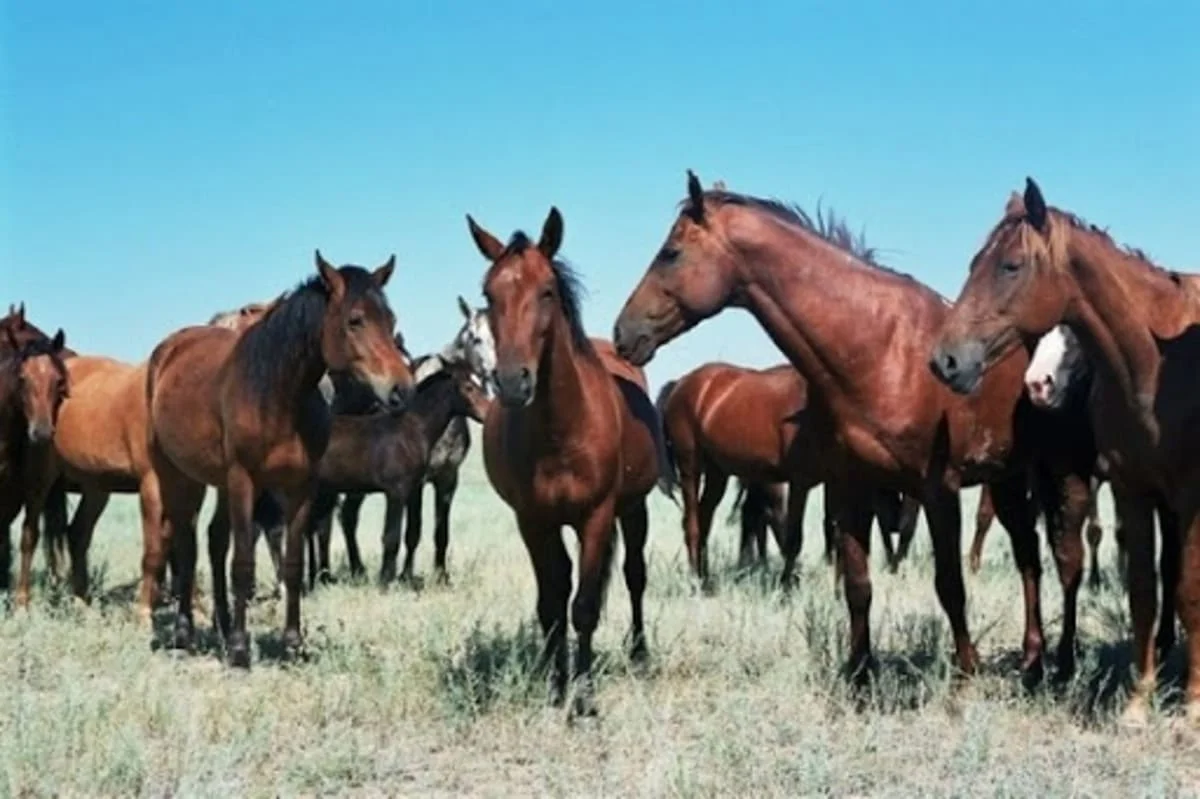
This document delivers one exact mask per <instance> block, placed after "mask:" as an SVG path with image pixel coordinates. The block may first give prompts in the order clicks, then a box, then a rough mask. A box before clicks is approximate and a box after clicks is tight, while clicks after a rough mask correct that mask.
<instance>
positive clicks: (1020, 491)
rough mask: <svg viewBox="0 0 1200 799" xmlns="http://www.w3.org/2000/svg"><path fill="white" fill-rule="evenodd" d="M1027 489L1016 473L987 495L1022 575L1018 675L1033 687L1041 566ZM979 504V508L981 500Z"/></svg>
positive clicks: (1040, 648)
mask: <svg viewBox="0 0 1200 799" xmlns="http://www.w3.org/2000/svg"><path fill="white" fill-rule="evenodd" d="M1027 487H1028V476H1027V474H1026V472H1025V471H1024V470H1018V471H1017V472H1016V473H1014V474H1012V475H1009V476H1008V477H1007V478H1005V479H1004V480H1002V481H1000V482H996V483H992V484H991V486H990V488H991V491H990V492H989V495H990V496H991V504H992V505H993V506H994V507H995V511H996V516H997V517H998V518H999V519H1000V523H1001V524H1002V525H1004V528H1005V529H1006V530H1007V531H1008V536H1009V540H1010V541H1011V543H1012V552H1013V561H1014V562H1015V564H1016V567H1017V571H1018V572H1019V573H1020V575H1021V589H1022V594H1023V596H1024V600H1025V638H1024V644H1023V655H1022V658H1021V671H1022V673H1023V674H1024V676H1025V680H1026V682H1027V683H1035V682H1038V681H1039V680H1041V677H1042V655H1043V653H1044V649H1045V634H1044V632H1043V629H1042V604H1041V579H1042V563H1041V558H1040V557H1039V554H1038V548H1039V547H1038V537H1037V527H1036V526H1035V524H1036V519H1035V507H1034V505H1033V502H1032V501H1031V500H1030V498H1029V496H1028V494H1027V491H1026V489H1027ZM980 503H981V507H982V498H981V499H980Z"/></svg>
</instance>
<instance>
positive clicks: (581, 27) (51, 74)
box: [0, 0, 1200, 384]
mask: <svg viewBox="0 0 1200 799" xmlns="http://www.w3.org/2000/svg"><path fill="white" fill-rule="evenodd" d="M0 9H2V11H0V14H2V15H3V16H2V17H0V81H2V83H0V115H2V116H0V137H2V138H0V155H2V160H0V302H3V303H4V306H3V307H7V303H8V302H11V301H17V300H24V301H25V302H26V303H27V304H28V307H29V313H30V315H31V317H32V319H33V320H34V321H36V322H38V323H39V324H41V325H43V326H46V327H50V328H54V327H58V326H60V325H61V326H63V327H64V328H66V330H67V333H68V340H69V342H70V343H71V344H73V345H74V346H75V347H76V348H77V349H79V350H81V351H84V352H88V353H101V354H107V355H113V356H116V357H120V358H125V359H131V360H134V359H142V358H144V357H146V356H147V355H148V353H149V351H150V349H151V348H152V347H153V346H154V345H155V343H157V342H158V341H159V340H160V339H161V338H162V337H163V336H164V335H166V334H168V333H169V332H171V331H172V330H174V329H175V328H177V327H180V326H183V325H186V324H190V323H196V322H203V321H205V320H206V319H207V317H208V316H209V315H211V314H212V313H213V312H215V311H217V310H220V309H225V308H229V307H232V306H236V305H240V304H242V303H244V302H249V301H254V300H261V299H265V298H269V297H272V296H274V295H276V294H277V293H279V292H280V291H282V290H284V289H287V288H289V287H291V286H293V285H294V284H295V283H296V282H297V281H298V280H300V279H301V278H303V277H305V276H306V275H307V274H309V273H310V272H311V270H312V251H313V248H314V247H320V248H321V250H322V252H323V253H325V255H326V256H327V257H329V258H330V259H331V260H334V261H336V262H339V263H340V262H352V263H360V264H364V265H368V266H373V265H376V264H378V263H381V262H382V261H383V260H385V259H386V257H387V256H388V254H389V253H392V252H395V253H396V254H397V256H398V259H399V267H398V269H397V273H396V276H395V277H394V278H393V281H392V283H391V285H390V287H389V292H388V293H389V296H390V297H391V300H392V303H393V305H394V307H395V308H396V310H397V313H398V316H399V320H400V325H401V328H402V329H403V331H404V333H405V335H406V337H407V338H408V340H409V342H410V343H411V345H412V349H413V350H414V352H420V351H424V350H428V349H431V348H435V347H440V345H441V344H442V343H443V342H444V341H445V340H446V339H447V338H448V337H449V336H450V335H451V334H452V333H453V332H454V331H455V330H456V329H457V326H458V324H459V320H460V317H459V316H458V312H457V310H456V307H455V302H454V298H455V295H456V294H459V293H461V294H463V295H464V296H466V297H467V298H468V299H469V300H470V301H472V302H473V303H477V302H479V301H480V291H479V288H480V287H479V282H480V278H481V275H482V272H483V266H484V264H483V262H482V260H481V258H480V256H479V255H478V254H477V252H476V251H475V249H474V247H473V246H472V244H471V240H470V238H469V236H468V234H467V230H466V225H465V222H464V218H463V215H464V214H465V213H467V212H470V213H471V214H473V215H474V216H475V218H476V219H478V220H479V221H480V222H481V223H482V224H483V225H484V226H486V227H488V228H489V229H491V230H492V231H493V232H494V233H496V235H497V236H499V237H501V238H507V236H508V235H509V234H510V233H511V232H512V231H513V230H514V229H516V228H518V227H521V228H526V229H527V230H528V231H529V232H530V234H532V235H535V236H536V234H537V232H538V230H539V229H540V226H541V224H542V221H543V220H544V218H545V215H546V212H547V210H548V209H549V207H550V205H551V204H556V205H557V206H558V207H559V208H560V209H561V210H562V212H563V214H564V217H565V219H566V238H565V245H564V250H563V253H564V254H565V255H566V256H567V257H568V258H569V259H570V260H571V261H572V262H573V263H574V264H575V265H576V266H577V267H578V268H579V269H580V271H581V272H582V274H583V277H584V280H585V282H586V284H587V286H588V288H589V295H588V297H587V299H586V300H585V304H584V320H585V323H586V324H587V326H588V328H589V330H590V331H591V332H592V333H593V334H598V335H605V336H608V335H611V330H612V323H613V320H614V318H615V316H616V314H617V312H618V310H619V308H620V305H621V304H622V303H623V302H624V299H625V297H626V296H627V294H628V292H629V291H630V290H631V289H632V288H633V286H634V284H635V283H636V281H637V280H638V279H639V277H640V276H641V274H642V272H643V270H644V268H645V266H646V264H647V263H648V261H649V259H650V258H651V256H652V255H653V254H654V252H655V251H656V250H657V248H658V246H659V244H660V243H661V241H662V239H663V237H664V235H665V234H666V232H667V229H668V227H669V225H670V224H671V222H672V220H673V219H674V215H675V205H676V203H677V202H678V201H679V200H680V199H681V198H682V197H683V195H684V188H685V183H684V173H685V170H686V169H687V168H689V167H691V168H693V169H695V170H696V171H697V172H698V174H699V175H700V177H701V179H702V180H703V181H704V182H705V183H711V182H712V181H714V180H716V179H723V180H725V181H726V182H727V184H728V186H729V188H731V189H735V190H739V191H745V192H749V193H753V194H761V195H770V196H778V197H781V198H785V199H789V200H793V201H797V202H800V203H801V204H803V205H805V206H811V205H812V204H813V203H815V202H816V200H817V199H818V198H820V199H821V200H822V202H823V204H825V205H832V206H833V207H834V208H835V209H837V210H838V211H839V212H843V213H844V214H845V215H846V216H847V217H848V218H849V219H850V221H851V222H852V223H853V225H854V226H855V227H861V228H864V229H865V230H866V233H867V236H868V239H869V240H870V241H871V243H873V244H875V245H876V246H878V247H880V248H882V249H883V251H884V253H885V256H886V259H887V260H888V261H889V262H890V263H891V264H892V265H894V266H896V267H898V268H901V269H903V270H905V271H908V272H911V273H912V274H914V275H915V276H917V277H918V278H920V279H921V280H923V281H925V282H927V283H929V284H930V285H932V286H933V287H934V288H936V289H937V290H939V291H941V292H942V293H944V294H948V295H951V296H953V295H954V294H955V293H957V290H958V287H959V285H960V284H961V281H962V279H963V276H964V274H965V270H966V264H967V261H968V259H969V258H970V256H971V255H972V254H973V252H974V251H975V249H976V248H977V246H978V245H979V244H980V242H981V239H982V236H983V235H984V233H985V232H986V230H987V229H988V228H989V227H990V226H991V225H992V224H993V223H994V222H995V221H996V219H997V218H998V215H999V213H1000V212H1001V210H1002V208H1003V205H1004V202H1005V200H1006V198H1007V196H1008V194H1009V192H1010V191H1012V190H1013V189H1017V188H1020V187H1021V185H1022V184H1023V181H1024V178H1025V176H1026V175H1027V174H1030V175H1033V176H1034V177H1035V178H1036V179H1038V181H1039V183H1040V184H1041V186H1042V188H1043V190H1044V191H1045V193H1046V195H1047V198H1048V200H1049V201H1050V202H1051V203H1053V204H1056V205H1062V206H1064V207H1067V208H1070V209H1072V210H1075V211H1077V212H1079V213H1081V214H1082V215H1083V216H1085V217H1086V218H1088V219H1089V220H1090V221H1092V222H1094V223H1096V224H1099V225H1102V226H1108V227H1109V228H1110V229H1111V231H1112V233H1113V234H1114V235H1115V236H1116V237H1117V238H1118V239H1119V240H1122V241H1125V242H1128V243H1131V244H1136V245H1138V246H1141V247H1143V248H1144V249H1146V250H1147V251H1148V252H1149V253H1150V254H1151V255H1152V256H1153V257H1155V258H1156V259H1157V260H1159V261H1160V262H1162V263H1164V264H1166V265H1170V266H1174V267H1176V268H1180V269H1197V270H1200V263H1198V261H1200V48H1198V47H1197V46H1196V38H1195V37H1196V31H1197V30H1200V3H1194V2H1174V3H1161V2H1139V3H1136V4H1134V3H1116V2H1111V1H1109V0H1097V2H1091V3H1086V4H1084V3H1067V2H1058V3H1051V2H1042V3H1032V2H1000V3H994V2H967V0H961V2H941V3H935V2H922V1H921V0H905V2H878V3H875V2H860V3H854V4H852V3H844V2H840V3H834V2H829V3H820V4H816V3H808V2H794V1H793V2H776V1H775V0H762V2H755V3H751V2H749V0H746V1H745V2H741V3H733V2H724V3H713V2H707V1H706V0H692V1H691V2H686V3H677V2H654V3H641V2H638V3H625V2H615V1H614V0H605V2H600V3H577V2H567V1H566V0H561V1H560V2H529V3H521V4H518V3H512V2H501V0H481V2H478V3H464V2H454V1H452V0H443V2H404V1H402V0H396V1H395V2H387V3H384V2H354V1H353V0H345V1H344V2H336V3H335V2H322V3H309V2H288V3H276V2H266V0H256V1H255V2H247V1H246V0H242V1H240V2H228V1H226V0H212V1H211V2H203V3H185V2H128V1H127V0H109V1H108V2H92V1H91V0H89V2H54V0H21V1H20V2H17V1H16V0H2V2H0ZM713 359H725V360H731V361H735V362H742V363H747V364H752V365H765V364H770V363H775V362H778V361H780V360H782V356H781V355H780V354H779V353H778V351H777V350H775V349H774V347H773V346H772V345H771V343H770V342H769V340H768V339H767V338H766V337H765V336H764V335H763V334H762V333H761V332H760V331H759V330H758V328H757V326H756V325H755V324H754V322H753V320H751V319H750V318H749V317H748V316H745V315H743V314H742V313H741V312H730V313H728V314H727V315H726V316H724V317H722V318H720V319H717V320H713V321H710V322H708V323H706V324H705V325H703V326H702V327H701V328H700V329H698V330H696V331H693V332H692V333H690V334H689V335H688V336H686V337H685V338H684V339H681V340H680V341H678V342H676V343H674V344H672V345H671V346H669V347H668V348H666V349H665V350H663V351H662V352H661V353H660V354H659V356H658V357H657V358H656V360H655V361H654V363H653V364H652V365H651V367H650V370H649V371H650V377H651V381H652V383H654V384H657V383H658V382H660V381H662V380H664V379H666V378H668V377H671V376H675V375H677V374H678V373H680V372H682V371H684V370H686V369H688V368H691V367H693V366H695V365H698V364H700V363H702V362H704V361H707V360H713Z"/></svg>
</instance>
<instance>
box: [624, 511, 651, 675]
mask: <svg viewBox="0 0 1200 799" xmlns="http://www.w3.org/2000/svg"><path fill="white" fill-rule="evenodd" d="M649 528H650V519H649V516H648V515H647V513H646V500H645V499H644V498H643V499H638V500H637V501H636V502H634V503H632V504H631V505H629V506H628V507H626V508H625V509H624V510H623V511H622V513H621V538H622V539H623V540H624V542H625V587H626V588H627V589H628V590H629V604H630V607H631V608H632V611H633V614H632V615H633V623H632V625H631V628H630V643H629V658H630V659H631V660H633V661H634V662H638V661H643V660H645V659H646V657H647V655H648V654H649V651H648V650H647V648H646V627H645V620H644V617H643V614H642V597H643V596H644V595H645V593H646V553H645V549H646V533H647V531H648V530H649Z"/></svg>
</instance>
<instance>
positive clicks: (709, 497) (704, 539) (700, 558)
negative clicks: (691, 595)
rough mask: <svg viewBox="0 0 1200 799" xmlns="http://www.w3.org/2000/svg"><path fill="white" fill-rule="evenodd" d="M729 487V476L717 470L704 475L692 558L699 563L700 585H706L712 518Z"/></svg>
mask: <svg viewBox="0 0 1200 799" xmlns="http://www.w3.org/2000/svg"><path fill="white" fill-rule="evenodd" d="M728 485H729V475H727V474H725V473H724V472H722V471H721V470H719V469H716V468H709V469H707V470H705V473H704V491H703V492H702V493H701V494H700V511H699V520H698V523H699V527H698V530H697V532H698V534H699V540H698V541H696V542H695V547H696V549H695V551H694V553H693V554H694V557H695V558H696V560H697V562H698V563H699V576H700V580H701V582H702V583H704V584H707V582H708V579H709V570H708V537H709V536H710V535H711V534H712V525H713V517H715V516H716V514H717V506H718V505H720V504H721V500H722V499H723V498H724V497H725V488H726V487H727V486H728Z"/></svg>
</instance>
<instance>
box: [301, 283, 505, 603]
mask: <svg viewBox="0 0 1200 799" xmlns="http://www.w3.org/2000/svg"><path fill="white" fill-rule="evenodd" d="M458 310H459V313H461V314H462V316H463V322H462V326H461V327H460V328H459V330H458V333H456V334H455V336H454V338H453V339H451V340H450V342H449V343H448V344H447V345H446V346H445V347H443V348H442V350H441V352H439V353H436V354H429V355H426V356H422V357H420V358H416V359H414V360H413V370H414V374H415V375H416V378H417V380H418V381H420V380H422V379H424V378H425V377H427V376H428V375H431V374H433V373H434V372H435V371H437V370H438V369H440V368H443V367H444V366H445V365H447V364H455V363H466V364H467V365H468V366H469V367H470V369H471V371H472V372H473V373H474V374H475V376H476V377H477V378H478V379H479V380H480V381H481V383H482V384H483V386H484V389H485V391H486V390H487V387H488V386H489V385H490V382H491V377H492V372H493V371H494V370H495V368H496V347H495V340H494V338H493V337H492V330H491V327H490V325H489V324H488V320H487V311H486V309H484V308H472V307H471V305H470V303H468V302H467V301H466V300H465V299H463V298H462V296H459V297H458ZM470 449H471V431H470V426H469V425H468V424H467V419H466V417H464V416H455V417H453V418H452V419H451V420H450V424H449V425H448V426H447V427H446V430H445V432H444V433H442V436H441V438H439V439H438V441H437V443H436V444H435V445H434V447H433V451H432V452H431V453H430V455H429V464H428V468H427V469H425V470H424V472H423V482H422V484H421V486H420V487H419V488H418V489H417V490H416V491H413V492H411V493H410V494H409V497H408V505H407V507H406V508H403V509H397V508H392V507H391V505H390V504H389V505H388V508H387V510H386V512H385V519H388V518H395V519H396V520H397V521H398V520H399V519H400V516H401V514H403V516H404V518H405V532H404V541H405V555H404V564H405V565H404V568H403V569H402V570H401V580H402V581H406V582H407V581H411V579H412V577H413V556H414V554H415V551H416V548H417V546H418V545H419V544H420V541H421V528H422V523H423V521H424V520H423V518H422V516H423V513H424V487H425V486H426V485H432V486H433V503H434V504H433V507H434V526H433V542H434V555H433V567H434V575H435V579H436V580H437V581H438V582H441V583H446V582H448V581H449V579H450V578H449V572H448V571H447V568H446V555H447V551H448V549H449V546H450V509H451V506H452V505H453V503H454V495H455V493H456V492H457V491H458V473H459V470H460V469H461V468H462V464H463V461H465V460H466V458H467V453H468V452H470ZM365 498H366V496H365V495H364V494H361V493H355V492H348V493H346V494H345V495H344V497H343V498H342V503H341V508H340V510H339V512H338V519H339V521H340V523H341V528H342V532H343V534H344V535H345V538H346V555H347V559H348V560H349V562H350V572H351V574H355V575H362V574H365V573H366V568H365V567H364V566H363V563H362V557H361V556H360V555H359V549H358V539H357V529H358V518H359V511H360V509H361V507H362V503H363V500H364V499H365ZM390 502H391V500H389V503H390ZM385 526H386V525H385ZM323 535H324V536H325V538H324V542H323V544H324V551H325V562H326V563H328V543H327V542H328V537H329V535H328V532H324V533H323Z"/></svg>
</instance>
